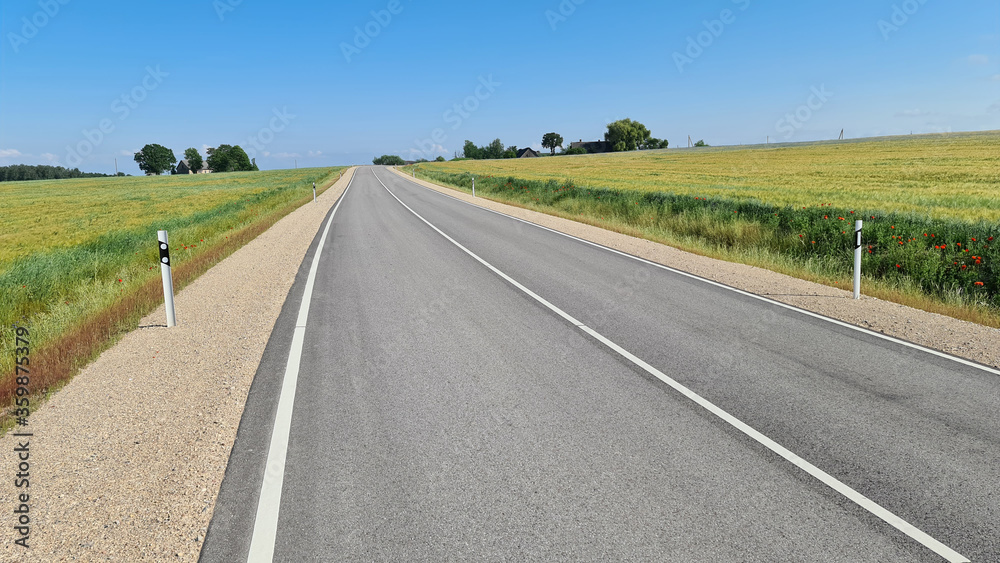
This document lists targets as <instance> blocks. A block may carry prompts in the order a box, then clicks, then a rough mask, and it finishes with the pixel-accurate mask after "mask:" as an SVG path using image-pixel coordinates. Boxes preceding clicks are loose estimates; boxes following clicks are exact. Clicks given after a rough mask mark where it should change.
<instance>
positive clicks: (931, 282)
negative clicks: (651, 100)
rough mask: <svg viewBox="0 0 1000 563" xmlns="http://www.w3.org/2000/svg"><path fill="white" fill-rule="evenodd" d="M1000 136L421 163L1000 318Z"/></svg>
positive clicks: (514, 196) (740, 253)
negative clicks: (859, 274) (859, 271)
mask: <svg viewBox="0 0 1000 563" xmlns="http://www.w3.org/2000/svg"><path fill="white" fill-rule="evenodd" d="M998 149H1000V133H998V132H989V133H977V134H956V135H933V136H922V137H913V138H910V137H904V138H896V139H878V140H870V141H864V142H846V143H844V142H840V143H816V144H811V145H796V146H787V147H776V148H773V147H752V148H725V149H720V148H710V149H699V150H674V151H656V152H652V153H649V152H646V153H624V154H621V153H619V154H606V155H588V156H580V157H572V158H558V159H552V158H545V159H519V160H516V161H453V162H447V163H427V164H420V165H419V166H417V168H416V171H417V176H418V177H421V178H424V179H427V180H430V181H433V182H437V183H441V184H445V185H450V186H453V187H457V188H460V189H465V190H468V189H469V188H470V187H471V178H472V175H473V174H475V177H476V195H478V196H483V197H488V198H490V199H495V200H498V201H503V202H506V203H512V204H514V205H519V206H522V207H526V208H530V209H535V210H538V211H542V212H546V213H551V214H554V215H559V216H563V217H567V218H570V219H574V220H578V221H582V222H586V223H591V224H595V225H598V226H601V227H605V228H609V229H612V230H616V231H619V232H623V233H626V234H630V235H635V236H640V237H644V238H648V239H651V240H656V241H659V242H664V243H666V244H670V245H672V246H676V247H679V248H682V249H684V250H688V251H692V252H696V253H699V254H704V255H708V256H713V257H717V258H722V259H725V260H730V261H735V262H742V263H746V264H751V265H756V266H761V267H765V268H768V269H772V270H775V271H779V272H782V273H787V274H790V275H794V276H797V277H800V278H804V279H809V280H812V281H818V282H821V283H827V284H829V285H835V286H837V287H841V288H844V289H849V288H850V285H851V270H852V268H853V258H852V256H853V250H854V236H853V231H854V221H855V220H856V219H862V220H864V221H865V226H864V247H863V250H864V257H863V272H864V275H865V281H864V282H863V287H864V291H865V293H866V294H867V295H873V296H877V297H880V298H884V299H890V300H894V301H897V302H901V303H904V304H907V305H911V306H915V307H919V308H923V309H925V310H931V311H935V312H940V313H944V314H949V315H952V316H955V317H958V318H963V319H966V320H972V321H975V322H979V323H983V324H987V325H992V326H1000V251H998V250H997V246H995V245H998V244H1000V166H998V164H1000V151H998Z"/></svg>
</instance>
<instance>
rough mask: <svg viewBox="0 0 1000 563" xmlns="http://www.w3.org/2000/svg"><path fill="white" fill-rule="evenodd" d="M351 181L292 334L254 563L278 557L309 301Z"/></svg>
mask: <svg viewBox="0 0 1000 563" xmlns="http://www.w3.org/2000/svg"><path fill="white" fill-rule="evenodd" d="M355 174H357V169H356V168H355V173H354V174H351V179H350V181H349V182H348V183H347V188H345V189H344V193H343V194H341V196H340V199H338V200H337V205H335V206H334V207H333V212H332V213H330V218H329V219H327V221H326V228H324V229H323V235H322V236H320V238H319V244H317V245H316V253H315V254H313V260H312V265H311V266H310V267H309V276H308V277H307V278H306V285H305V289H304V290H303V292H302V303H301V304H300V305H299V316H298V317H297V318H296V320H295V330H294V332H293V333H292V347H291V349H290V350H289V351H288V363H286V364H285V377H284V378H283V379H282V381H281V393H280V395H279V396H278V411H277V412H276V413H275V415H274V427H273V428H272V429H271V445H270V446H268V450H267V465H266V466H265V469H264V479H263V481H262V482H261V485H260V498H259V499H257V516H256V517H255V518H254V524H253V535H252V536H251V538H250V552H249V553H248V554H247V561H248V562H250V563H270V561H271V559H272V558H273V557H274V540H275V538H277V535H278V509H279V508H281V487H282V485H283V484H284V482H285V457H286V455H287V454H288V435H289V433H290V432H291V429H292V408H293V407H294V406H295V386H296V384H297V383H298V379H299V364H300V362H301V360H302V344H303V343H304V342H305V333H306V320H307V319H308V317H309V303H310V302H311V301H312V293H313V286H314V285H315V284H316V271H317V269H318V267H319V259H320V256H322V255H323V245H324V243H325V242H326V237H327V235H328V234H329V233H330V225H331V224H333V217H334V216H335V215H336V214H337V209H339V208H340V204H341V202H343V201H344V197H346V196H347V191H348V190H350V189H351V184H353V183H354V176H355Z"/></svg>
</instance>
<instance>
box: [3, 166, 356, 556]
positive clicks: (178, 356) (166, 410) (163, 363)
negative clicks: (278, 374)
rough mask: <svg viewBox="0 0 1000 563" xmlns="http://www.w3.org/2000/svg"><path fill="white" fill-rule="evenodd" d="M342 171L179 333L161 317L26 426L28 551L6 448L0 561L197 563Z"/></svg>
mask: <svg viewBox="0 0 1000 563" xmlns="http://www.w3.org/2000/svg"><path fill="white" fill-rule="evenodd" d="M346 172H347V173H346V174H344V177H343V178H342V179H340V180H338V181H337V182H336V183H335V184H334V185H333V186H332V187H330V188H328V189H327V190H326V191H325V192H324V193H323V194H322V195H320V196H319V198H318V200H317V204H306V205H303V206H302V207H300V208H299V209H297V210H295V211H294V212H292V213H290V214H289V215H288V216H286V217H284V218H283V219H281V220H280V221H278V222H277V223H276V224H275V225H274V226H273V227H272V228H270V229H269V230H267V231H266V232H265V233H263V234H261V235H260V236H259V237H257V238H256V239H254V240H253V241H251V242H250V243H249V244H247V245H246V246H244V247H243V248H241V249H240V250H238V251H236V252H235V253H233V254H232V255H231V256H229V257H228V258H226V259H225V260H223V261H222V262H220V263H219V264H217V265H216V266H215V267H213V268H212V269H211V270H209V271H208V272H206V273H205V274H204V275H202V276H201V277H199V278H198V279H197V280H195V281H194V282H193V283H191V284H190V285H188V286H187V287H186V288H184V290H183V291H181V292H179V293H178V294H177V295H176V299H175V301H176V310H177V317H178V324H177V326H176V327H174V328H171V329H167V328H165V326H164V325H165V320H164V319H165V313H164V309H163V307H162V306H161V307H160V308H159V309H157V310H156V311H154V312H153V313H151V314H150V315H148V316H147V317H145V318H144V319H142V321H141V322H140V328H139V329H138V330H135V331H133V332H131V333H129V334H127V335H126V336H125V337H124V338H122V339H121V340H120V341H119V342H118V343H117V344H116V345H115V346H114V347H112V348H111V349H109V350H107V351H106V352H105V353H103V354H102V355H101V356H100V357H99V358H98V359H97V360H95V361H94V362H93V363H92V364H90V365H89V366H87V367H86V368H85V369H84V370H82V371H81V372H80V373H79V374H77V376H76V377H74V378H73V380H72V381H70V383H69V384H67V385H66V386H65V387H64V388H63V389H62V390H61V391H59V392H58V393H56V394H55V395H54V396H53V397H51V398H50V399H49V401H48V402H46V403H45V404H44V405H43V406H42V407H41V408H39V410H38V411H37V412H34V413H32V414H31V417H30V420H29V425H30V431H31V432H32V433H33V434H34V436H33V437H31V438H30V460H29V461H30V475H31V476H30V483H31V486H30V488H29V489H28V490H29V494H30V502H29V503H28V504H29V507H30V518H31V535H30V540H29V542H28V544H29V546H30V549H27V550H26V549H24V548H22V547H20V546H18V545H14V543H13V542H14V539H15V532H14V531H13V526H14V525H15V523H14V522H15V518H14V517H15V516H16V515H15V514H13V512H12V510H13V507H12V504H13V499H15V498H16V496H15V493H22V492H24V491H25V489H23V488H22V489H20V490H19V489H16V488H15V487H14V474H15V472H16V471H17V465H16V460H15V459H14V457H13V455H12V452H13V451H14V448H15V447H17V445H18V438H17V437H15V436H13V435H12V433H8V434H7V435H6V436H4V437H3V438H2V439H0V448H2V451H3V452H5V454H4V456H3V459H4V460H5V462H4V463H3V471H4V474H3V476H2V479H0V483H2V485H0V495H2V498H3V499H7V500H5V502H4V503H3V504H4V510H3V518H2V521H3V529H4V530H5V532H4V535H5V537H4V541H3V550H2V552H0V559H2V560H3V561H197V559H198V554H199V552H200V551H201V545H202V541H203V540H204V537H205V532H206V530H207V529H208V524H209V521H210V520H211V518H212V511H213V507H214V504H215V499H216V496H217V495H218V492H219V485H220V484H221V482H222V478H223V475H224V473H225V470H226V464H227V462H228V460H229V453H230V451H231V449H232V446H233V442H234V440H235V438H236V430H237V427H238V426H239V422H240V417H241V415H242V413H243V406H244V404H245V402H246V398H247V392H248V390H249V388H250V384H251V382H252V381H253V377H254V374H255V372H256V370H257V366H258V364H259V363H260V359H261V355H262V354H263V351H264V346H265V344H266V343H267V341H268V338H269V337H270V334H271V329H272V327H273V326H274V322H275V320H276V319H277V318H278V313H279V312H280V311H281V306H282V304H283V303H284V301H285V297H286V296H287V294H288V291H289V289H290V288H291V287H292V282H293V281H294V279H295V274H296V272H297V271H298V270H299V266H300V265H301V263H302V260H303V257H304V256H305V254H306V251H307V249H308V248H309V245H310V243H311V242H312V241H313V239H314V238H315V236H316V233H317V232H318V230H319V228H320V226H321V224H322V221H323V219H324V217H326V215H327V213H328V212H329V211H330V209H331V208H332V207H333V204H334V203H335V202H336V200H337V198H338V197H340V195H341V194H342V193H343V192H344V189H345V188H346V187H347V185H348V182H349V181H350V178H351V175H352V173H353V170H348V171H346ZM20 440H22V441H23V440H24V439H23V438H21V439H20Z"/></svg>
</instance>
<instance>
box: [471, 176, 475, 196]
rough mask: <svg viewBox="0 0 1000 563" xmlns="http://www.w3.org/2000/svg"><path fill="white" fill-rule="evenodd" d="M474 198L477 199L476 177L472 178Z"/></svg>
mask: <svg viewBox="0 0 1000 563" xmlns="http://www.w3.org/2000/svg"><path fill="white" fill-rule="evenodd" d="M472 197H476V177H475V176H473V177H472Z"/></svg>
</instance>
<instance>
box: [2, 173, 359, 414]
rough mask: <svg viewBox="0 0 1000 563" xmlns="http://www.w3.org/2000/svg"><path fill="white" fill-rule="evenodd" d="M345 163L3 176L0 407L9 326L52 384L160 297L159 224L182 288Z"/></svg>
mask: <svg viewBox="0 0 1000 563" xmlns="http://www.w3.org/2000/svg"><path fill="white" fill-rule="evenodd" d="M342 169H343V168H342V167H341V168H312V169H296V170H276V171H266V172H244V173H228V174H204V175H190V176H188V175H185V176H160V177H156V176H154V177H125V178H87V179H71V180H51V181H32V182H4V183H0V209H2V216H0V222H2V223H3V224H4V226H5V229H4V231H3V232H2V233H0V292H2V294H3V296H4V298H3V301H2V302H0V405H7V404H9V399H10V392H11V388H12V387H11V382H12V376H13V372H14V343H15V337H14V329H13V325H14V324H15V323H18V324H20V325H21V326H27V327H29V328H30V330H31V343H32V345H31V362H32V365H38V364H36V360H37V361H39V363H41V362H44V361H48V366H47V368H41V367H40V368H39V369H38V370H36V371H39V372H41V371H46V369H47V371H49V372H51V373H48V374H45V375H46V376H45V377H41V375H40V379H39V380H38V381H44V382H45V386H47V387H51V386H53V385H59V384H61V383H63V382H64V381H65V379H66V378H67V377H68V376H69V375H71V373H67V371H70V372H71V371H73V370H74V369H76V368H78V367H79V366H80V365H82V363H84V362H86V361H87V360H89V359H90V358H92V357H93V356H94V355H95V354H96V353H98V352H99V351H100V350H102V349H104V348H105V347H106V346H107V345H108V344H109V343H110V342H112V341H113V340H114V339H115V338H117V337H118V336H120V335H121V334H122V333H123V332H124V331H126V330H128V329H130V328H134V326H135V324H136V322H137V320H138V319H139V318H141V316H142V315H144V314H146V313H148V312H149V311H150V310H152V308H153V307H155V305H156V303H157V302H162V290H161V291H160V296H159V297H157V287H158V284H159V279H160V268H159V262H158V249H157V244H156V231H157V230H167V231H168V233H169V236H170V243H171V244H170V246H171V261H172V266H173V269H174V272H175V282H176V283H177V285H178V289H179V288H180V287H183V285H184V283H187V282H188V281H190V280H191V279H193V277H195V276H196V275H197V274H198V273H200V272H202V271H204V270H206V269H207V268H208V267H210V266H211V265H212V264H214V263H216V262H218V261H219V260H221V259H222V258H224V257H225V256H227V255H228V254H230V253H231V252H233V251H235V250H236V249H237V248H239V246H241V245H242V244H245V243H246V242H247V241H248V240H250V239H252V238H253V236H256V234H258V233H259V232H261V231H262V230H263V229H265V228H266V227H267V226H269V225H270V224H273V223H274V222H275V221H277V220H278V219H279V218H280V217H282V216H284V215H286V214H287V213H289V212H290V211H291V210H293V209H294V208H296V207H297V206H299V205H301V204H302V203H304V202H306V201H310V200H311V199H312V189H311V188H312V183H313V182H316V183H317V187H318V188H319V189H320V190H322V189H325V187H327V186H328V185H329V184H332V182H333V181H334V180H335V179H336V178H337V177H338V176H339V173H340V171H341V170H342ZM178 277H179V278H180V279H178ZM88 327H89V328H88ZM88 330H90V331H91V332H92V331H94V330H99V331H101V332H104V334H99V335H96V336H94V335H90V334H81V332H87V331H88ZM82 341H86V342H85V343H84V344H80V342H82ZM78 344H79V345H78ZM57 348H62V349H65V348H72V349H74V350H76V352H73V353H72V354H69V356H68V357H67V354H66V353H65V352H64V351H60V350H59V349H57ZM53 377H55V378H54V379H53ZM32 381H33V383H34V382H35V381H36V380H35V378H33V379H32ZM36 391H40V389H36Z"/></svg>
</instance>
